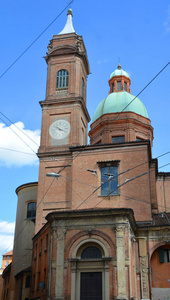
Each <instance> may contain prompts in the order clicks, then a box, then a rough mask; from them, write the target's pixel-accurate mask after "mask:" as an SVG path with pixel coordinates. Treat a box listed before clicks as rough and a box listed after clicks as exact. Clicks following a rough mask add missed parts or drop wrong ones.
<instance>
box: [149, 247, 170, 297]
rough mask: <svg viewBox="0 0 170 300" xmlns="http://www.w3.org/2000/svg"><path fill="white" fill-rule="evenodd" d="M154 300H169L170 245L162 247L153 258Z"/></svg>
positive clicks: (154, 253)
mask: <svg viewBox="0 0 170 300" xmlns="http://www.w3.org/2000/svg"><path fill="white" fill-rule="evenodd" d="M151 276H152V296H153V299H154V300H155V299H168V297H169V295H170V244H166V245H161V247H158V248H157V249H156V250H155V251H154V252H153V254H152V257H151Z"/></svg>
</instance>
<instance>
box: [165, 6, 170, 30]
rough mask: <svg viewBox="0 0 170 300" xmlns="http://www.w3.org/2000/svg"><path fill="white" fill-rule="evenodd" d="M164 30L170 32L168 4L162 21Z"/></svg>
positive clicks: (169, 7) (169, 9) (169, 8)
mask: <svg viewBox="0 0 170 300" xmlns="http://www.w3.org/2000/svg"><path fill="white" fill-rule="evenodd" d="M164 26H165V30H166V32H170V5H169V6H168V9H167V16H166V19H165V22H164Z"/></svg>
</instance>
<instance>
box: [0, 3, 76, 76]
mask: <svg viewBox="0 0 170 300" xmlns="http://www.w3.org/2000/svg"><path fill="white" fill-rule="evenodd" d="M73 2H74V0H71V1H70V2H69V4H68V5H67V6H66V7H65V8H64V9H63V10H62V11H61V12H60V13H59V14H58V15H57V17H56V18H55V19H54V20H53V21H52V22H51V23H50V24H49V25H48V26H47V27H46V28H45V29H44V30H43V31H42V32H41V33H40V34H39V35H38V36H37V37H36V39H35V40H34V41H33V42H32V43H31V44H30V45H29V46H28V47H27V48H26V49H25V50H24V51H23V52H22V53H21V54H20V55H19V56H18V57H17V58H16V59H15V60H14V62H13V63H12V64H11V65H10V66H9V67H8V68H7V69H6V70H5V71H4V72H3V73H2V74H1V75H0V79H1V78H2V77H3V76H4V75H5V74H6V73H7V72H8V71H9V70H10V69H11V68H12V67H13V66H14V65H15V64H16V62H17V61H18V60H19V59H20V58H21V57H22V56H23V55H24V54H25V53H26V52H27V51H28V50H29V49H30V48H31V47H32V46H33V45H34V44H35V43H36V42H37V41H38V40H39V38H40V37H41V36H42V35H43V34H44V33H45V32H46V31H47V29H48V28H49V27H50V26H51V25H52V24H53V23H54V22H55V21H56V20H57V19H58V18H59V17H60V16H61V15H62V14H63V12H64V11H65V10H66V9H67V8H68V7H69V6H70V5H71V4H72V3H73Z"/></svg>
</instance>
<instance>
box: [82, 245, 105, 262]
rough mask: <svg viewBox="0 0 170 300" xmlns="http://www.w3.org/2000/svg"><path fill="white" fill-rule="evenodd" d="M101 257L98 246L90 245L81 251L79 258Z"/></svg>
mask: <svg viewBox="0 0 170 300" xmlns="http://www.w3.org/2000/svg"><path fill="white" fill-rule="evenodd" d="M95 258H102V253H101V251H100V250H99V248H97V247H94V246H90V247H87V248H85V249H84V250H83V251H82V253H81V259H95Z"/></svg>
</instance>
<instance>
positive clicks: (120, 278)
mask: <svg viewBox="0 0 170 300" xmlns="http://www.w3.org/2000/svg"><path fill="white" fill-rule="evenodd" d="M124 232H125V226H124V225H117V226H116V253H117V282H118V287H117V288H118V294H117V300H118V299H121V300H124V299H127V297H126V270H125V242H124Z"/></svg>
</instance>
